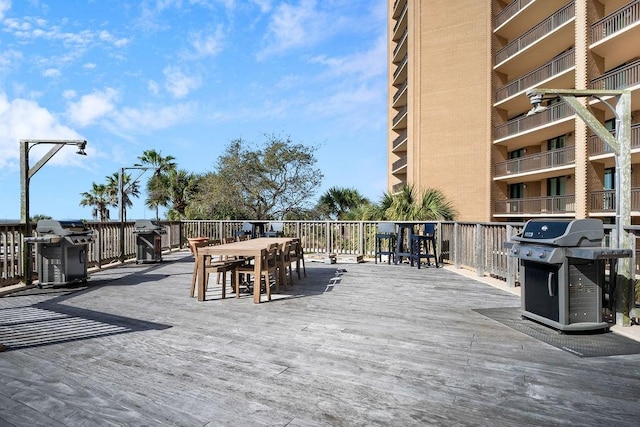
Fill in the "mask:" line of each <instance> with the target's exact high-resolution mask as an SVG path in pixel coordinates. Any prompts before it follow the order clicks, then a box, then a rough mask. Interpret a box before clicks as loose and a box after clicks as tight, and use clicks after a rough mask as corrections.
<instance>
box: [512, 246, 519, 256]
mask: <svg viewBox="0 0 640 427" xmlns="http://www.w3.org/2000/svg"><path fill="white" fill-rule="evenodd" d="M518 252H520V250H519V249H518V248H516V247H513V248H511V253H512V254H514V255H518Z"/></svg>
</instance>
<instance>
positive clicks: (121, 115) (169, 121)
mask: <svg viewBox="0 0 640 427" xmlns="http://www.w3.org/2000/svg"><path fill="white" fill-rule="evenodd" d="M196 111H197V109H196V108H195V105H194V104H191V103H181V104H176V105H169V106H164V107H162V106H158V105H147V106H145V107H143V108H130V107H126V108H123V109H122V110H121V111H118V112H116V113H115V114H114V115H113V116H114V125H115V126H116V128H117V130H118V131H119V132H122V131H127V132H133V133H141V134H145V133H149V132H152V131H155V130H158V129H166V128H170V127H171V126H174V125H176V124H180V123H184V122H186V121H189V120H190V119H191V118H192V117H193V115H194V113H195V112H196Z"/></svg>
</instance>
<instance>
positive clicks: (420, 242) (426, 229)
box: [410, 223, 438, 268]
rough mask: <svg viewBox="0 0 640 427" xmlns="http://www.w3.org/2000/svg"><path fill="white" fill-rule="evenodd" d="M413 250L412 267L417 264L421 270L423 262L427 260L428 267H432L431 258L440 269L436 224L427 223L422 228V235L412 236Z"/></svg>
mask: <svg viewBox="0 0 640 427" xmlns="http://www.w3.org/2000/svg"><path fill="white" fill-rule="evenodd" d="M410 240H411V243H410V248H411V256H410V259H411V266H412V267H413V262H414V261H415V262H417V264H418V268H420V264H421V260H422V259H426V260H427V265H428V266H431V258H433V260H434V261H435V265H436V268H438V256H437V254H436V225H435V224H434V223H425V224H423V226H422V230H421V233H420V234H412V235H411V236H410Z"/></svg>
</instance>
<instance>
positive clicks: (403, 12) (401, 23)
mask: <svg viewBox="0 0 640 427" xmlns="http://www.w3.org/2000/svg"><path fill="white" fill-rule="evenodd" d="M408 9H409V5H408V3H407V2H406V1H405V4H404V7H403V8H402V9H400V13H398V14H396V11H394V13H393V19H395V20H396V23H395V24H394V26H393V34H396V33H397V32H398V31H399V30H402V29H403V28H406V27H407V10H408Z"/></svg>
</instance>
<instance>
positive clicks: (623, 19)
mask: <svg viewBox="0 0 640 427" xmlns="http://www.w3.org/2000/svg"><path fill="white" fill-rule="evenodd" d="M638 38H640V0H635V1H632V2H630V3H629V4H627V5H625V6H624V7H622V8H620V9H618V10H616V11H615V12H613V13H611V14H609V15H607V16H605V17H604V18H602V19H600V20H599V21H597V22H595V23H594V24H593V25H592V26H591V46H590V48H591V51H592V52H593V53H595V54H597V55H599V56H601V57H602V58H605V66H606V68H607V69H611V68H614V67H617V66H618V65H620V64H623V63H625V62H627V61H629V60H631V59H633V58H634V57H636V56H637V49H630V48H629V46H633V45H635V44H637V42H638Z"/></svg>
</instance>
